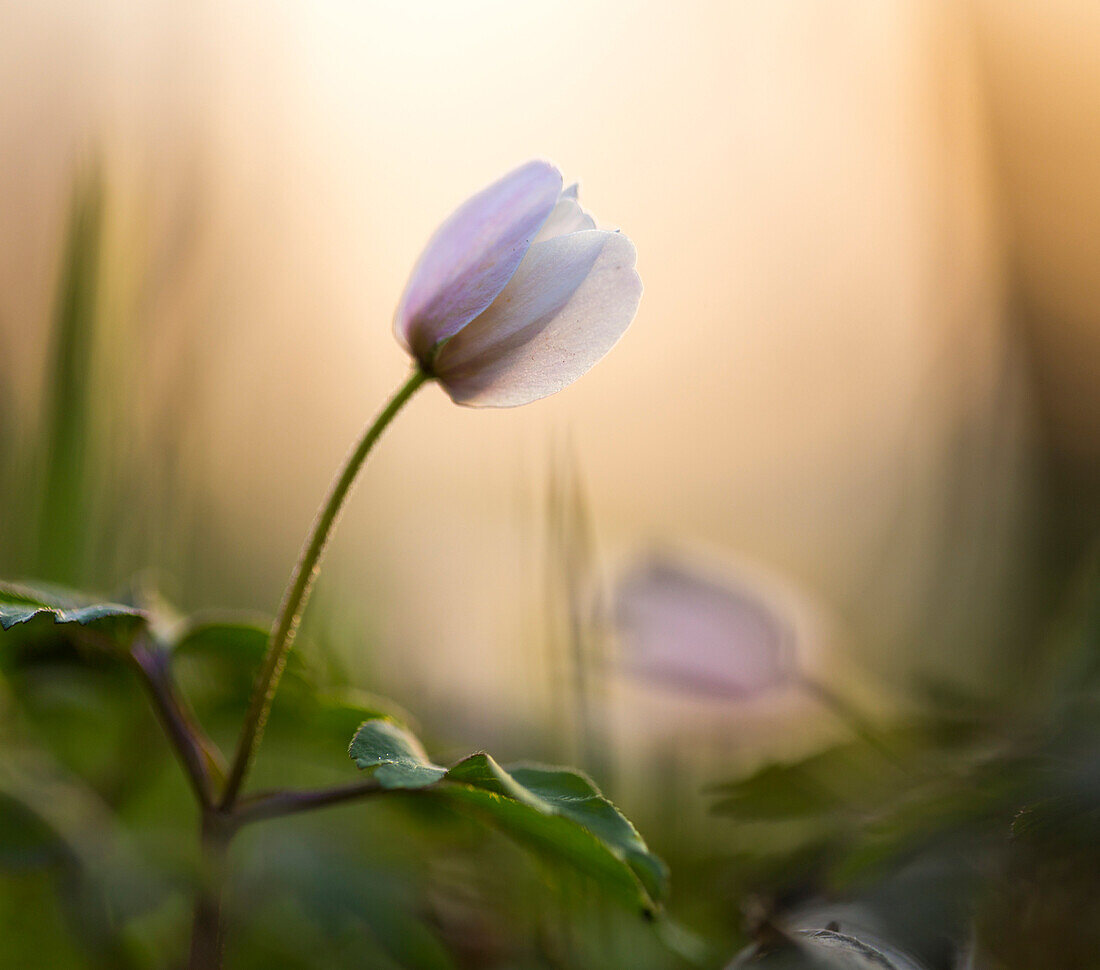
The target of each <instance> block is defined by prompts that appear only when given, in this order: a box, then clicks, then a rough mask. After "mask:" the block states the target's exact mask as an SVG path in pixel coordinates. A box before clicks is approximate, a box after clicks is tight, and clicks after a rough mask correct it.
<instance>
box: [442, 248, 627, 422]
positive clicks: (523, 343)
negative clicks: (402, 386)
mask: <svg viewBox="0 0 1100 970" xmlns="http://www.w3.org/2000/svg"><path fill="white" fill-rule="evenodd" d="M634 261H635V251H634V245H633V243H631V242H630V240H629V239H627V238H626V236H624V235H622V234H621V233H615V232H605V231H602V230H599V229H588V230H583V231H581V232H573V233H569V234H568V235H564V236H558V237H556V238H554V239H548V240H546V241H545V242H540V243H536V244H534V245H533V246H531V248H530V250H529V251H528V253H527V256H526V258H525V259H524V260H523V262H522V263H521V264H520V266H519V269H518V270H516V273H515V275H514V276H513V277H512V280H511V282H510V283H509V284H508V285H507V286H506V287H505V288H504V290H503V291H502V292H501V294H500V296H499V297H497V299H496V300H495V301H494V302H493V304H492V306H490V307H489V309H488V310H486V311H485V312H484V313H483V314H482V315H481V316H480V317H478V318H477V319H476V320H474V321H473V322H471V323H470V324H469V325H468V326H467V327H465V328H464V329H463V330H461V331H460V332H459V333H457V334H456V335H455V336H454V337H452V338H451V339H450V340H449V341H447V343H446V344H444V345H443V347H442V349H441V350H440V352H439V356H438V358H437V360H436V363H435V374H436V376H437V377H438V378H439V382H440V384H442V385H443V387H444V389H445V390H446V391H447V393H448V394H450V395H451V398H452V399H453V400H454V401H455V402H456V403H458V404H467V405H472V406H476V407H514V406H516V405H520V404H526V403H528V402H529V401H535V400H538V399H539V398H542V397H546V396H547V395H549V394H553V393H555V392H556V391H560V390H561V389H562V388H563V387H566V386H568V385H569V384H571V383H573V381H575V380H576V379H577V378H578V377H580V376H581V375H582V374H584V373H585V371H587V370H588V369H589V368H590V367H592V365H593V364H595V363H596V362H597V361H598V360H599V359H600V358H601V357H603V356H604V354H606V353H607V352H608V351H609V350H610V349H611V348H612V347H613V346H614V345H615V343H616V341H618V339H619V337H621V336H622V334H623V331H625V330H626V328H627V327H628V326H629V325H630V321H631V320H633V319H634V314H635V313H636V312H637V310H638V301H639V300H640V299H641V295H642V282H641V280H640V279H639V277H638V274H637V272H636V271H635V269H634Z"/></svg>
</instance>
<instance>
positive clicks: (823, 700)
mask: <svg viewBox="0 0 1100 970" xmlns="http://www.w3.org/2000/svg"><path fill="white" fill-rule="evenodd" d="M797 683H798V684H799V686H800V687H801V688H802V689H803V690H804V691H805V692H806V693H807V694H809V695H810V696H811V697H813V698H814V699H815V700H816V701H817V702H818V703H819V704H821V705H822V706H823V707H825V708H826V709H827V710H829V711H831V712H832V714H833V715H834V716H835V717H836V718H837V719H838V720H839V721H841V722H842V723H844V724H845V725H847V727H848V729H849V730H850V731H851V732H852V733H853V734H854V735H855V736H856V737H857V738H859V740H861V741H863V742H864V743H865V744H868V745H870V746H871V747H872V748H874V749H875V750H876V751H878V753H879V754H881V755H882V756H883V757H884V758H886V760H887V761H890V762H892V763H893V764H896V765H898V766H899V767H901V768H903V769H904V770H908V769H907V768H906V766H905V764H904V761H903V759H902V757H901V755H900V754H899V752H898V751H896V750H895V749H894V748H893V746H892V745H891V744H890V743H889V742H888V741H886V740H884V739H883V736H882V732H881V731H880V730H879V729H878V728H877V727H875V725H874V724H872V723H871V722H870V721H869V720H867V718H866V717H864V716H863V714H862V713H860V711H858V710H857V709H856V708H855V707H854V706H853V705H852V704H851V703H849V702H848V701H847V700H845V699H844V698H843V697H841V696H840V695H839V694H838V693H837V692H836V691H834V690H833V689H832V688H831V687H826V686H825V684H823V683H822V682H821V681H819V680H817V679H815V678H813V677H810V676H808V675H805V674H804V675H802V676H800V677H799V678H798V681H797Z"/></svg>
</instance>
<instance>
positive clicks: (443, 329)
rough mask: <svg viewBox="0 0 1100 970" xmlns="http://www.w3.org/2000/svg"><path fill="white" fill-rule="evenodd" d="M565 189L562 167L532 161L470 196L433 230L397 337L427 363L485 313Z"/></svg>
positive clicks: (397, 322)
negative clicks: (437, 348)
mask: <svg viewBox="0 0 1100 970" xmlns="http://www.w3.org/2000/svg"><path fill="white" fill-rule="evenodd" d="M560 193H561V173H560V172H559V171H558V170H557V169H556V168H555V167H554V166H553V165H551V164H550V163H549V162H543V161H532V162H528V163H527V164H526V165H521V166H520V167H519V168H517V169H515V170H514V171H512V172H510V173H509V174H507V175H505V176H504V177H503V178H502V179H500V180H499V181H497V182H494V183H493V184H492V185H490V186H489V187H488V188H486V189H483V190H482V191H481V192H479V193H478V194H477V195H475V196H473V197H472V198H470V199H468V200H467V201H466V202H464V203H463V204H462V205H461V206H459V208H458V209H457V210H456V211H455V212H454V213H453V214H452V215H451V216H450V217H449V218H448V219H447V221H446V222H444V223H443V225H441V226H440V227H439V229H437V230H436V232H435V235H434V236H432V238H431V240H430V241H429V242H428V245H427V247H426V248H425V249H424V252H423V253H422V254H421V256H420V259H419V260H418V261H417V264H416V266H415V268H414V269H413V271H412V275H411V276H410V277H409V282H408V283H407V284H406V286H405V292H404V294H403V296H402V297H401V302H400V304H399V305H398V309H397V315H396V317H395V319H394V331H395V333H396V334H397V338H398V339H399V340H400V341H401V343H402V344H403V345H404V346H405V348H406V349H407V350H409V351H410V352H411V353H412V354H414V355H415V356H416V357H417V358H418V359H419V360H421V361H422V362H427V361H428V360H429V358H430V356H431V353H432V350H433V348H434V347H435V346H436V344H438V343H439V342H440V341H441V340H444V339H446V338H447V337H450V336H452V335H454V334H455V333H457V332H458V331H459V330H461V329H462V328H463V327H464V326H466V324H468V323H469V322H470V321H471V320H473V319H474V317H476V316H477V315H478V314H480V313H481V312H482V311H483V310H484V309H485V308H486V307H487V306H489V304H490V303H492V302H493V300H494V299H495V298H496V297H497V295H498V294H499V293H500V291H501V290H503V289H504V287H505V286H506V285H507V283H508V281H509V280H510V279H511V278H512V274H513V273H515V271H516V267H518V266H519V264H520V262H521V261H522V260H523V257H524V255H525V254H526V253H527V250H528V248H529V247H530V245H531V242H532V240H533V239H534V238H535V236H536V235H537V234H538V231H539V229H540V228H541V227H542V225H543V223H544V222H546V219H547V217H548V216H549V215H550V213H551V212H552V211H553V209H554V206H555V205H556V204H557V201H558V198H559V195H560Z"/></svg>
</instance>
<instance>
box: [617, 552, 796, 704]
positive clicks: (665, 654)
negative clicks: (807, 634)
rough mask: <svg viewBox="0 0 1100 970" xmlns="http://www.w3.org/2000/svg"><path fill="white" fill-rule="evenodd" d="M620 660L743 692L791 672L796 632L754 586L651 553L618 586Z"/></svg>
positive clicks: (656, 674)
mask: <svg viewBox="0 0 1100 970" xmlns="http://www.w3.org/2000/svg"><path fill="white" fill-rule="evenodd" d="M615 608H616V623H617V626H618V628H619V632H620V634H621V635H622V638H623V657H622V658H621V659H622V664H623V666H624V667H625V668H626V670H627V671H629V672H631V673H633V674H635V675H636V676H641V677H644V678H645V679H646V680H649V681H651V682H656V683H658V684H663V685H665V686H670V687H681V688H687V689H690V690H692V691H693V692H695V693H699V694H706V695H713V696H721V697H729V698H745V697H751V696H754V695H756V694H759V693H761V692H763V691H765V690H768V689H770V688H772V687H775V686H777V685H778V684H780V683H782V682H783V681H785V680H787V679H789V678H790V676H791V675H792V673H793V670H794V667H793V647H794V632H793V629H792V628H791V626H790V625H788V624H787V623H786V622H785V621H784V620H783V619H782V618H781V617H780V616H779V615H778V614H777V613H776V611H775V610H774V609H772V608H771V606H769V605H768V604H767V603H766V602H765V601H764V600H763V598H762V597H761V596H760V595H758V594H757V593H755V591H753V590H751V589H749V588H747V587H744V586H734V585H733V584H726V583H718V582H715V581H713V580H712V579H710V578H709V577H704V576H702V575H700V574H698V573H696V572H695V571H694V570H691V571H689V570H687V569H684V568H683V567H681V566H680V565H679V564H675V563H671V562H667V561H665V560H663V559H660V558H658V559H655V560H653V561H651V562H649V563H647V564H645V565H644V566H641V567H639V568H638V569H636V570H635V571H634V572H632V573H631V574H630V575H629V576H628V577H627V578H626V579H624V580H623V582H622V583H621V584H620V586H619V589H618V591H617V594H616V601H615Z"/></svg>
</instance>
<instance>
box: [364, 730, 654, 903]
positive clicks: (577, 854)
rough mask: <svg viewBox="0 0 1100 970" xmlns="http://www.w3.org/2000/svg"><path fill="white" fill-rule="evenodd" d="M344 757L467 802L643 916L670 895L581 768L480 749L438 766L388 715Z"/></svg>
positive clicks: (407, 785)
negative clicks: (507, 759) (508, 759)
mask: <svg viewBox="0 0 1100 970" xmlns="http://www.w3.org/2000/svg"><path fill="white" fill-rule="evenodd" d="M349 754H350V755H351V757H352V759H353V760H354V761H355V763H356V764H357V765H358V766H359V767H360V768H362V769H363V770H364V771H367V772H369V773H370V774H371V775H372V776H373V777H374V778H375V779H376V780H377V781H378V782H379V784H381V785H382V787H383V788H386V789H390V790H398V791H413V792H417V791H419V792H429V793H432V794H436V795H439V796H442V797H445V798H446V799H447V800H448V801H450V802H452V803H454V804H456V805H460V806H464V807H466V808H468V809H469V810H471V811H473V812H474V814H476V815H478V816H479V817H480V818H482V819H483V820H484V821H486V822H488V823H489V824H490V825H493V826H494V827H496V828H498V829H500V830H501V831H502V832H504V833H505V834H507V835H509V836H510V837H511V838H513V839H515V840H516V841H517V842H520V843H521V844H523V845H525V846H527V847H528V848H532V849H534V850H536V851H538V852H540V853H541V854H543V855H545V856H547V857H549V858H551V859H555V860H558V861H561V862H564V863H567V864H569V865H571V866H573V867H574V868H576V869H578V870H579V871H581V872H584V873H586V874H588V875H589V876H592V877H593V878H595V879H596V880H597V881H598V882H600V883H601V884H603V885H604V886H605V887H606V888H608V889H611V890H613V891H615V892H616V894H617V895H619V896H620V898H623V899H625V900H626V901H628V902H630V903H631V904H634V905H639V906H640V907H641V909H642V911H643V913H645V914H646V915H648V916H652V915H654V914H655V913H656V912H657V910H658V909H659V908H660V905H661V903H662V902H663V900H664V898H665V896H666V895H667V879H668V877H667V872H666V869H665V866H664V863H663V862H661V860H660V859H658V858H657V857H656V856H655V855H653V854H652V853H651V852H650V851H649V849H648V848H647V847H646V844H645V842H644V841H643V840H642V837H641V836H640V835H639V834H638V831H637V829H635V828H634V826H633V825H632V824H631V823H630V822H629V821H628V820H627V819H626V817H625V816H623V815H622V814H621V813H620V812H619V810H618V809H617V808H615V806H614V805H612V804H611V802H609V801H608V800H607V799H606V798H605V797H604V796H603V795H602V794H601V793H600V791H599V789H597V788H596V786H595V785H593V783H592V782H591V781H590V780H589V779H588V778H586V777H585V776H584V775H582V774H580V773H579V772H576V771H571V770H569V769H566V768H550V767H544V766H539V765H518V766H514V767H512V768H510V769H505V768H503V767H501V766H500V765H499V764H497V763H496V761H494V760H493V759H492V758H491V757H489V755H487V754H483V753H479V754H473V755H470V756H469V757H467V758H463V759H462V760H461V761H459V762H458V763H457V764H455V765H454V766H453V767H451V768H449V769H448V768H443V767H441V766H440V765H437V764H434V763H433V762H432V761H431V760H430V759H429V758H428V756H427V754H426V753H425V751H424V748H423V746H422V745H421V744H420V742H419V741H418V740H417V739H416V738H415V737H414V736H413V735H412V734H410V733H409V732H408V731H407V730H405V729H404V728H402V727H400V726H399V725H397V724H395V723H394V722H393V721H389V720H373V721H367V722H366V723H365V724H363V725H362V726H361V727H360V728H359V731H358V733H357V734H356V735H355V738H354V739H353V740H352V743H351V748H350V751H349Z"/></svg>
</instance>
